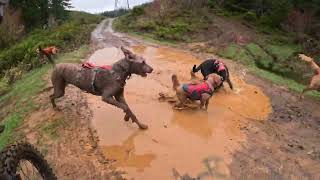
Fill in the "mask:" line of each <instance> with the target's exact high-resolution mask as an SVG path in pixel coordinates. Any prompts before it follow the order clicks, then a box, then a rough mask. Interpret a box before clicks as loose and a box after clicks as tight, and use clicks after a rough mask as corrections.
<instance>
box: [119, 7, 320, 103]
mask: <svg viewBox="0 0 320 180" xmlns="http://www.w3.org/2000/svg"><path fill="white" fill-rule="evenodd" d="M237 20H239V19H237ZM113 27H114V28H115V30H117V31H120V32H124V33H129V34H131V35H134V36H139V37H141V38H143V39H144V40H147V41H151V42H155V43H159V44H165V45H171V46H178V44H181V43H184V45H185V44H193V43H201V44H203V45H201V47H198V49H196V52H205V53H212V54H217V55H219V56H220V57H223V58H227V59H231V60H233V61H236V62H238V63H241V64H244V65H246V66H247V67H248V69H249V71H250V72H252V73H254V74H255V75H257V76H259V77H262V78H264V79H268V80H270V81H271V82H273V83H276V84H278V85H281V86H285V87H288V89H290V90H292V91H295V92H301V91H302V90H303V88H304V87H305V85H306V84H308V83H309V80H310V78H311V76H312V72H311V71H310V67H309V66H308V65H307V64H306V63H304V62H302V61H301V60H299V59H298V58H297V54H298V53H299V52H303V47H302V45H299V44H296V43H294V39H293V38H292V37H291V36H290V34H286V35H285V34H284V33H283V32H268V33H264V30H263V29H262V30H261V27H257V28H254V27H252V26H250V27H248V26H245V25H243V22H241V21H240V22H237V21H235V19H234V18H232V17H225V16H221V15H217V14H215V12H213V11H210V10H200V11H197V12H192V11H180V12H176V13H171V14H168V15H167V16H165V17H163V18H162V19H159V18H158V17H154V16H151V15H150V13H148V8H146V7H138V8H136V9H134V10H132V12H131V13H129V14H127V15H124V16H121V17H119V18H117V19H116V20H115V21H114V24H113ZM237 41H240V42H237ZM306 95H308V96H312V97H320V94H319V93H317V92H309V93H307V94H306Z"/></svg>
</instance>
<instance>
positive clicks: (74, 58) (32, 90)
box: [0, 45, 90, 149]
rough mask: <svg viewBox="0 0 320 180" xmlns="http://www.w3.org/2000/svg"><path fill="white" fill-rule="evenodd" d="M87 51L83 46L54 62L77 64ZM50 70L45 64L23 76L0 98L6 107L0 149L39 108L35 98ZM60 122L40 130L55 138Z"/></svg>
mask: <svg viewBox="0 0 320 180" xmlns="http://www.w3.org/2000/svg"><path fill="white" fill-rule="evenodd" d="M89 51H90V48H89V47H88V45H84V46H82V47H80V48H79V49H78V50H76V51H72V52H69V53H64V54H61V55H59V56H58V57H57V59H56V61H57V62H79V60H80V59H82V58H85V56H86V55H87V54H88V53H89ZM50 68H51V65H49V64H47V65H44V66H42V67H41V68H37V69H34V70H32V71H31V72H29V73H27V74H25V75H24V76H23V77H22V79H21V80H19V81H17V82H16V83H15V84H14V85H13V86H12V87H11V90H10V91H9V92H8V93H7V94H5V95H3V96H1V97H0V107H2V108H6V107H7V109H6V110H7V112H8V115H7V116H6V117H5V118H4V119H3V120H2V122H1V124H4V125H5V126H6V128H5V131H4V132H3V133H2V134H1V135H0V149H2V148H3V147H4V146H5V145H7V144H8V143H11V142H13V141H15V140H16V139H15V129H16V128H17V127H19V126H20V125H21V123H22V122H23V119H24V118H25V117H26V116H27V115H28V114H30V113H31V112H33V111H35V110H37V108H39V105H38V104H37V102H36V97H37V95H38V94H39V92H40V91H42V90H43V89H44V88H45V87H46V85H47V83H48V82H47V81H46V80H44V79H43V77H44V76H45V75H46V74H47V73H48V70H49V69H50ZM61 121H62V120H61V119H60V120H56V121H54V123H52V124H46V125H45V126H44V128H43V129H42V130H43V131H44V132H46V133H48V134H49V136H50V137H56V134H55V129H56V128H57V123H60V122H61Z"/></svg>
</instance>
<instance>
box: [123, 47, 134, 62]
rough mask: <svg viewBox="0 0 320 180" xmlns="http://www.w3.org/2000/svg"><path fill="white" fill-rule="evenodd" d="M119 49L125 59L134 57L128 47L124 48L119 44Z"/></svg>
mask: <svg viewBox="0 0 320 180" xmlns="http://www.w3.org/2000/svg"><path fill="white" fill-rule="evenodd" d="M121 51H122V52H123V54H124V56H125V57H126V59H131V58H134V57H135V55H134V54H133V53H132V52H131V51H129V50H128V49H126V48H124V47H123V46H121Z"/></svg>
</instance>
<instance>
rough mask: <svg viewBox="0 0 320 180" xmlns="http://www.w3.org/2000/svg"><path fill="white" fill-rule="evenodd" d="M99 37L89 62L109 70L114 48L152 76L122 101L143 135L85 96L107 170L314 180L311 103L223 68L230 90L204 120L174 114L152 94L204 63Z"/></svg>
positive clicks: (133, 84)
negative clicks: (141, 61)
mask: <svg viewBox="0 0 320 180" xmlns="http://www.w3.org/2000/svg"><path fill="white" fill-rule="evenodd" d="M106 24H107V22H105V26H106ZM106 27H110V25H109V26H106ZM102 29H103V28H102ZM104 33H105V36H107V37H106V38H107V39H108V40H107V41H102V43H99V41H97V42H96V44H97V45H96V47H97V46H98V47H100V48H101V47H102V46H104V47H105V48H103V49H100V50H98V51H96V52H95V53H94V54H93V55H92V56H91V57H90V58H89V60H90V61H91V62H94V63H96V64H112V63H113V62H115V61H116V60H118V59H119V58H121V57H122V53H121V51H119V50H118V49H117V48H116V47H119V46H121V45H126V46H129V47H130V48H131V49H132V50H133V51H134V52H135V53H137V54H138V55H141V56H143V57H145V58H146V59H147V62H148V63H149V64H151V65H152V66H153V68H154V69H155V71H154V73H153V74H151V75H150V76H148V77H147V78H141V77H137V76H134V77H132V78H131V79H130V80H129V81H128V83H127V85H126V98H127V101H128V103H129V105H130V107H131V108H132V109H133V111H134V112H135V113H136V115H137V116H138V117H139V119H140V120H141V121H143V122H145V123H147V124H148V125H149V127H150V128H149V130H147V131H140V130H138V129H137V127H136V126H135V125H134V124H130V123H128V122H124V121H123V120H122V119H123V113H122V112H121V111H120V110H119V109H116V108H114V107H112V106H109V105H106V104H105V103H103V102H101V100H100V99H101V98H99V97H94V96H91V95H88V100H89V105H90V108H91V109H92V112H93V119H92V121H93V126H94V127H95V128H96V130H97V134H98V136H99V139H100V143H99V145H100V146H101V148H102V149H103V151H104V154H105V155H106V156H107V157H108V158H110V159H114V160H116V161H115V163H114V166H116V167H118V169H120V170H124V171H126V172H127V175H125V177H127V178H129V179H131V178H134V179H175V178H176V177H179V176H183V175H185V177H197V176H201V177H203V178H202V179H206V178H207V179H212V178H225V179H317V178H319V174H320V171H319V170H318V169H320V168H319V162H320V161H319V148H320V144H319V141H317V140H318V139H319V136H320V135H319V125H320V124H319V116H318V115H319V113H318V114H316V112H317V111H316V109H317V108H318V107H319V105H318V104H317V103H316V102H313V101H312V100H305V101H303V102H300V101H299V100H298V99H297V98H296V95H295V94H292V93H291V92H288V91H287V90H286V89H284V88H282V87H278V86H275V85H272V84H271V83H269V82H265V81H263V80H261V79H258V78H256V77H253V76H251V75H246V73H245V68H243V67H241V66H240V65H237V64H234V63H232V62H231V61H228V60H225V61H226V62H227V64H228V65H229V66H230V67H231V69H232V80H233V82H234V84H235V86H236V89H235V90H234V91H231V90H229V89H228V87H227V86H226V87H225V88H224V90H220V91H218V92H217V93H216V94H215V95H214V96H213V98H212V100H211V102H210V106H209V109H208V112H203V111H199V110H186V111H176V110H173V109H172V105H171V104H169V103H166V102H160V101H158V93H160V92H164V93H165V94H169V95H174V93H173V92H172V90H171V86H172V85H171V80H170V79H171V75H172V74H173V73H175V74H177V75H178V77H179V79H180V80H181V81H182V82H187V81H188V80H189V79H190V77H189V76H190V75H189V71H190V69H191V67H192V65H193V64H199V63H200V62H201V59H203V58H204V56H203V55H201V54H192V53H191V52H189V51H186V50H178V49H174V48H170V47H163V46H158V45H153V44H150V43H145V42H143V41H141V40H139V39H135V38H131V37H128V36H126V35H122V34H117V33H114V32H112V31H110V28H106V31H104ZM110 36H111V37H110ZM101 44H103V45H101ZM199 76H200V75H199ZM208 169H213V170H208Z"/></svg>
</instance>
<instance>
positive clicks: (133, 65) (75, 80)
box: [50, 47, 153, 129]
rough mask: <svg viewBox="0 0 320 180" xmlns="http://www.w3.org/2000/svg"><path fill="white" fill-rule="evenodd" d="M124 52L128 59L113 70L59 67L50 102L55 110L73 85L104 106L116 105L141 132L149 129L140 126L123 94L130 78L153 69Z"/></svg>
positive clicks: (133, 55)
mask: <svg viewBox="0 0 320 180" xmlns="http://www.w3.org/2000/svg"><path fill="white" fill-rule="evenodd" d="M121 50H122V51H123V53H124V55H125V58H124V59H121V60H119V61H118V62H116V63H115V64H113V65H112V69H111V70H106V69H102V68H97V69H88V68H83V67H82V66H81V65H79V64H58V65H56V67H55V68H54V70H53V73H52V77H51V81H52V84H53V88H54V93H53V94H52V95H51V96H50V98H51V103H52V105H53V107H54V108H56V104H55V99H56V98H60V97H62V96H64V94H65V88H66V86H67V84H72V85H74V86H76V87H78V88H80V89H81V90H83V91H86V92H88V93H91V94H94V95H97V96H102V100H103V101H104V102H106V103H108V104H111V105H114V106H116V107H118V108H120V109H122V110H123V111H124V112H125V113H126V115H125V117H124V119H125V120H126V121H128V120H129V119H130V118H131V119H132V122H135V123H136V124H137V125H138V126H139V128H141V129H147V128H148V126H147V125H144V124H142V123H140V122H139V120H138V119H137V117H136V116H135V115H134V113H133V112H132V111H131V109H130V108H129V106H128V104H127V103H126V100H125V98H124V94H123V93H124V87H125V84H126V80H127V79H128V77H130V76H131V74H137V75H140V76H143V77H146V76H147V74H148V73H151V72H152V71H153V69H152V67H151V66H149V65H148V64H147V63H146V62H145V59H144V58H143V57H139V56H137V55H135V54H133V53H132V52H131V51H129V50H127V49H125V48H123V47H121Z"/></svg>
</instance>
